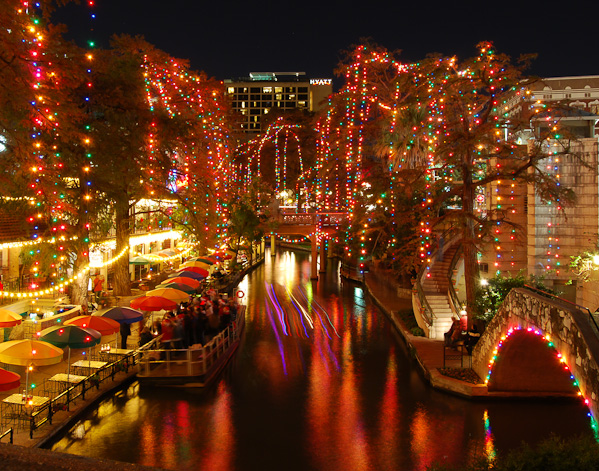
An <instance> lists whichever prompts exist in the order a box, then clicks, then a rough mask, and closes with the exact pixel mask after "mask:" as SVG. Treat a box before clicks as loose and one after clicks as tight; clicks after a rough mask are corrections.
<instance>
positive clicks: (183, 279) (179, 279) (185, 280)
mask: <svg viewBox="0 0 599 471" xmlns="http://www.w3.org/2000/svg"><path fill="white" fill-rule="evenodd" d="M168 282H169V283H181V284H182V285H187V286H191V287H192V288H194V289H197V288H199V287H200V282H199V281H198V280H194V279H193V278H188V277H186V276H177V277H175V278H169V279H168Z"/></svg>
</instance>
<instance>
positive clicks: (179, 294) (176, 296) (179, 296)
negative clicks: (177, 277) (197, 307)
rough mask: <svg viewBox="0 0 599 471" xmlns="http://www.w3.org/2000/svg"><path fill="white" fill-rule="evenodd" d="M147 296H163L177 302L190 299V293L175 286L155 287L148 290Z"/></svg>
mask: <svg viewBox="0 0 599 471" xmlns="http://www.w3.org/2000/svg"><path fill="white" fill-rule="evenodd" d="M146 296H161V297H163V298H166V299H169V300H170V301H173V302H175V303H182V302H185V301H189V294H187V293H186V292H185V291H181V290H180V289H175V288H158V289H154V290H152V291H148V292H147V293H146Z"/></svg>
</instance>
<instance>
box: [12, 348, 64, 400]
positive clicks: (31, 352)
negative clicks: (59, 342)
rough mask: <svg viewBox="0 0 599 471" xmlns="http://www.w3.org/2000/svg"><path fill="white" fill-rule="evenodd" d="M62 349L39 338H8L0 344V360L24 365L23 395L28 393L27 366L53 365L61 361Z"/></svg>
mask: <svg viewBox="0 0 599 471" xmlns="http://www.w3.org/2000/svg"><path fill="white" fill-rule="evenodd" d="M62 355H63V351H62V350H61V349H60V348H58V347H55V346H54V345H52V344H49V343H48V342H42V341H41V340H30V339H25V340H10V341H8V342H3V343H1V344H0V361H1V362H2V363H8V364H9V365H20V366H25V367H27V368H26V371H27V374H26V376H25V395H29V366H47V365H55V364H56V363H60V362H61V361H62Z"/></svg>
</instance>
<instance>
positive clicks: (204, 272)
mask: <svg viewBox="0 0 599 471" xmlns="http://www.w3.org/2000/svg"><path fill="white" fill-rule="evenodd" d="M183 271H190V272H192V273H197V274H198V275H202V276H203V277H207V276H208V275H209V274H210V273H208V270H204V269H203V268H200V267H185V268H179V269H178V270H177V272H178V273H181V272H183Z"/></svg>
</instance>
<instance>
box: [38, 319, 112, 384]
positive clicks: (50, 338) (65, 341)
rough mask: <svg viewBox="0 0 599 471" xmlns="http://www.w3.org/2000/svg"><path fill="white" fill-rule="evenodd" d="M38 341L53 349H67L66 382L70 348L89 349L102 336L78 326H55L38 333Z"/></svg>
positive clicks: (97, 342) (95, 331) (68, 373)
mask: <svg viewBox="0 0 599 471" xmlns="http://www.w3.org/2000/svg"><path fill="white" fill-rule="evenodd" d="M38 336H39V339H40V340H43V341H44V342H48V343H50V344H52V345H54V346H55V347H59V348H66V347H69V354H68V359H67V365H68V370H67V381H68V380H69V377H70V376H71V348H91V347H93V346H94V345H98V344H99V343H100V340H101V339H102V334H101V333H100V332H98V331H97V330H95V329H90V328H85V327H79V326H78V325H74V324H69V325H56V326H54V327H48V328H47V329H44V330H42V331H41V332H39V333H38Z"/></svg>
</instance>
